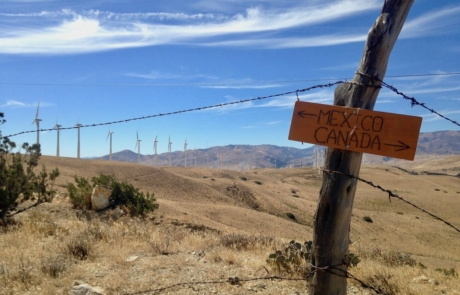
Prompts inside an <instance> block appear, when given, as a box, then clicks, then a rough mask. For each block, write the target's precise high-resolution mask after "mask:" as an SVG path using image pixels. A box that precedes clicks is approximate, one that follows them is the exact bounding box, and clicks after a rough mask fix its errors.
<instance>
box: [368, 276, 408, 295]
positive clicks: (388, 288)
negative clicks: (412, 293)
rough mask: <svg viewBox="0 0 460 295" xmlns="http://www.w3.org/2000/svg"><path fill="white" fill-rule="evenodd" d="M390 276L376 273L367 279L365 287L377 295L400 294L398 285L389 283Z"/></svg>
mask: <svg viewBox="0 0 460 295" xmlns="http://www.w3.org/2000/svg"><path fill="white" fill-rule="evenodd" d="M391 278H392V275H389V274H383V273H377V274H375V275H372V276H369V277H368V278H367V282H366V283H367V285H368V286H370V287H371V288H372V289H373V290H374V291H376V293H377V294H385V295H397V294H401V292H400V289H399V287H398V285H397V284H396V283H394V282H392V281H391Z"/></svg>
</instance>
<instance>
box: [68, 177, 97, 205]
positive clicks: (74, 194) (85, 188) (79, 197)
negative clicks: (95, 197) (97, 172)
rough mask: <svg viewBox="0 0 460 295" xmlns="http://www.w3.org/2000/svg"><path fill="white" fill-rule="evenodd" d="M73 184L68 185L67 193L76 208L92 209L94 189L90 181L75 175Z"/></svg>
mask: <svg viewBox="0 0 460 295" xmlns="http://www.w3.org/2000/svg"><path fill="white" fill-rule="evenodd" d="M74 181H75V183H76V184H77V185H75V184H73V183H67V193H68V196H69V198H70V201H71V202H72V205H73V207H74V208H77V209H91V194H92V193H93V187H92V186H91V184H90V183H89V180H88V179H87V178H84V177H79V176H77V175H75V177H74Z"/></svg>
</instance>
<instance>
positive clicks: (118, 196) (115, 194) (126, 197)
mask: <svg viewBox="0 0 460 295" xmlns="http://www.w3.org/2000/svg"><path fill="white" fill-rule="evenodd" d="M110 205H111V206H112V207H116V206H119V205H126V207H127V208H128V210H129V212H130V213H131V214H140V215H145V214H147V213H148V212H152V211H155V210H156V209H157V208H158V204H157V203H156V199H155V197H154V195H153V194H150V193H146V194H144V193H143V192H140V191H139V189H137V188H135V187H134V186H133V185H132V184H129V183H126V182H114V184H113V185H112V194H111V196H110Z"/></svg>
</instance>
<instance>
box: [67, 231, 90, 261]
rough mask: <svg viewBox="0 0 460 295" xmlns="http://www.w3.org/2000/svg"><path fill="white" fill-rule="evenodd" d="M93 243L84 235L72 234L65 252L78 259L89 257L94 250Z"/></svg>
mask: <svg viewBox="0 0 460 295" xmlns="http://www.w3.org/2000/svg"><path fill="white" fill-rule="evenodd" d="M92 245H93V243H92V242H91V240H90V239H89V238H88V237H87V236H85V235H83V234H80V235H77V236H72V237H70V239H69V240H68V241H67V243H66V244H65V248H64V253H65V254H67V255H69V256H71V257H73V258H76V259H78V260H86V259H88V257H89V255H90V253H91V252H92V250H93V249H92Z"/></svg>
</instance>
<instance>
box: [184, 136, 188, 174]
mask: <svg viewBox="0 0 460 295" xmlns="http://www.w3.org/2000/svg"><path fill="white" fill-rule="evenodd" d="M187 145H188V144H187V138H186V139H185V142H184V159H185V167H187Z"/></svg>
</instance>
